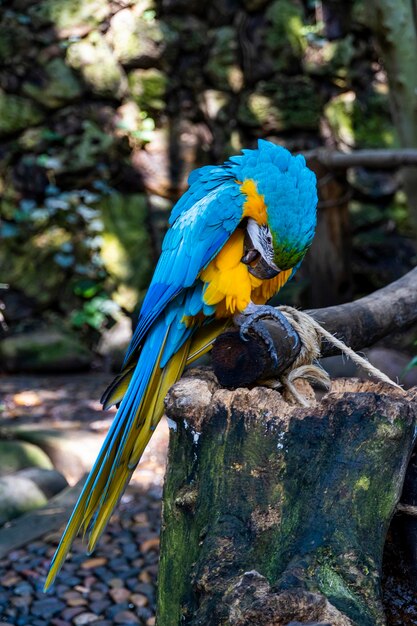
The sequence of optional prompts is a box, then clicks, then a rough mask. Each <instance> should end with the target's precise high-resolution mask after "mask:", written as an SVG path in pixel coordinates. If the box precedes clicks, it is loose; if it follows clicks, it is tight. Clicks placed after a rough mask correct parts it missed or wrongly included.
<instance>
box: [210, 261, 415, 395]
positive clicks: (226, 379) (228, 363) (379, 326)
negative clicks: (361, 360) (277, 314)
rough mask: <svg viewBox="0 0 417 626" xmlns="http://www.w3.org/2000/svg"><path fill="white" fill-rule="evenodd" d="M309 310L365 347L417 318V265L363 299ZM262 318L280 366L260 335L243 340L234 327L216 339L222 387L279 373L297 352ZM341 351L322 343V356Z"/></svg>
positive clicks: (215, 364)
mask: <svg viewBox="0 0 417 626" xmlns="http://www.w3.org/2000/svg"><path fill="white" fill-rule="evenodd" d="M307 313H309V314H310V315H311V317H313V318H314V319H315V320H317V321H318V322H319V323H320V324H321V325H322V326H323V327H324V328H325V329H326V330H327V331H329V332H330V333H331V334H333V335H336V336H337V337H338V339H341V340H342V341H344V342H345V343H346V344H347V345H348V346H350V347H351V348H352V349H353V350H356V351H357V350H362V349H363V348H366V347H368V346H370V345H372V344H374V343H375V342H376V341H378V340H379V339H382V338H383V337H386V336H387V335H389V334H391V333H394V332H397V331H400V330H404V329H406V328H408V327H410V326H411V325H412V324H415V323H416V322H417V268H415V269H413V270H411V272H408V274H406V275H405V276H403V277H402V278H400V279H399V280H397V281H395V282H393V283H391V284H390V285H388V286H387V287H384V288H383V289H379V290H378V291H375V292H374V293H372V294H370V295H369V296H366V297H364V298H361V299H360V300H356V301H354V302H348V303H346V304H340V305H337V306H332V307H327V308H323V309H313V310H311V311H307ZM263 323H264V325H265V326H266V328H267V330H268V331H269V333H270V335H271V337H272V339H273V342H274V346H275V349H276V351H277V353H278V354H279V355H280V362H279V364H278V367H274V366H273V363H272V361H271V357H270V355H269V352H268V348H267V346H266V345H265V344H264V343H263V342H262V340H261V339H260V338H259V337H258V336H257V335H255V334H254V335H251V336H250V337H249V339H248V341H243V340H242V339H241V338H240V335H239V331H237V330H236V329H232V330H229V331H226V332H225V333H222V334H221V335H220V336H219V337H218V338H217V340H216V342H215V344H214V346H213V351H212V358H213V369H214V372H215V374H216V376H217V378H218V380H219V382H220V384H221V385H222V386H224V387H231V388H233V387H240V386H245V385H250V384H253V383H255V382H256V381H257V380H262V379H266V378H272V377H276V376H278V375H280V374H281V373H282V372H283V371H284V370H286V369H287V368H288V367H289V366H290V365H291V364H292V363H293V361H294V360H295V358H296V357H297V354H295V353H294V351H293V348H292V346H293V342H292V341H291V339H290V338H288V337H287V336H286V335H285V334H284V333H283V332H282V330H281V329H280V328H279V327H278V326H277V325H276V324H274V322H272V321H265V322H263ZM338 353H339V351H338V350H337V348H335V347H334V346H333V345H331V344H329V343H328V342H326V341H324V342H323V343H322V345H321V355H322V356H324V357H325V356H332V355H335V354H338Z"/></svg>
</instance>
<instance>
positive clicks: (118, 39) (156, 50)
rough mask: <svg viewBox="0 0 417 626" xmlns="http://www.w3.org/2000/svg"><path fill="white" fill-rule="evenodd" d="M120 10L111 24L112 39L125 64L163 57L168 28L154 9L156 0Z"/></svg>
mask: <svg viewBox="0 0 417 626" xmlns="http://www.w3.org/2000/svg"><path fill="white" fill-rule="evenodd" d="M146 4H147V5H148V6H147V9H146V10H145V11H144V10H143V8H144V5H143V4H142V6H139V5H138V7H137V10H135V9H123V10H122V11H119V12H117V13H116V14H115V15H114V16H113V18H112V20H111V25H110V30H109V33H108V39H109V40H110V41H111V43H112V47H113V49H114V52H115V55H116V57H117V59H118V60H119V61H120V63H122V64H127V65H129V64H131V63H133V62H141V61H143V60H144V59H149V58H152V59H156V58H159V56H160V54H161V53H162V50H163V48H164V32H163V30H162V28H161V26H160V24H159V22H158V20H157V19H156V17H155V12H154V11H153V10H152V8H151V7H152V3H151V2H149V3H145V6H146Z"/></svg>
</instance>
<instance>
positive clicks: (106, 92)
mask: <svg viewBox="0 0 417 626" xmlns="http://www.w3.org/2000/svg"><path fill="white" fill-rule="evenodd" d="M66 60H67V63H68V65H69V66H70V67H72V68H73V69H74V70H77V71H78V72H79V73H80V75H81V76H82V78H83V80H84V82H85V84H86V86H87V87H88V89H89V90H90V91H91V92H92V93H94V94H96V95H98V96H103V97H108V98H121V97H122V96H123V94H124V93H125V92H126V88H127V80H126V76H125V73H124V71H123V69H122V68H121V66H120V65H119V63H118V62H117V59H116V57H115V56H114V54H113V51H112V49H111V48H110V46H109V45H108V43H107V42H106V40H105V38H104V37H103V36H102V35H101V34H100V33H99V32H97V31H94V32H92V33H90V34H89V35H88V37H86V38H85V39H82V40H81V41H76V42H74V43H72V44H70V45H69V46H68V50H67V57H66Z"/></svg>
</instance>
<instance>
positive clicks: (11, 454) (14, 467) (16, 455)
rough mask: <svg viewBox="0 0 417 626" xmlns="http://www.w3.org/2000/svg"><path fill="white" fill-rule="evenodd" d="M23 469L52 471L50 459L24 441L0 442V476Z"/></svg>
mask: <svg viewBox="0 0 417 626" xmlns="http://www.w3.org/2000/svg"><path fill="white" fill-rule="evenodd" d="M25 467H40V468H43V469H53V465H52V461H51V459H50V458H49V457H48V456H47V454H45V452H44V451H43V450H41V449H40V448H38V446H35V445H33V444H31V443H27V442H25V441H15V440H6V441H1V440H0V476H2V475H5V474H10V473H11V472H16V471H18V470H20V469H24V468H25Z"/></svg>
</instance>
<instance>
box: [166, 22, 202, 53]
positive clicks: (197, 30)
mask: <svg viewBox="0 0 417 626" xmlns="http://www.w3.org/2000/svg"><path fill="white" fill-rule="evenodd" d="M161 28H162V30H163V33H164V39H165V42H166V44H167V50H168V56H171V55H172V54H174V55H175V58H176V56H177V55H178V50H179V49H181V51H185V52H187V53H190V52H196V53H197V54H200V53H201V50H202V48H203V46H204V45H205V44H206V40H207V23H206V22H203V21H202V20H200V19H198V18H197V17H195V15H181V16H179V15H172V16H170V19H169V23H163V24H161ZM164 61H165V54H164Z"/></svg>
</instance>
